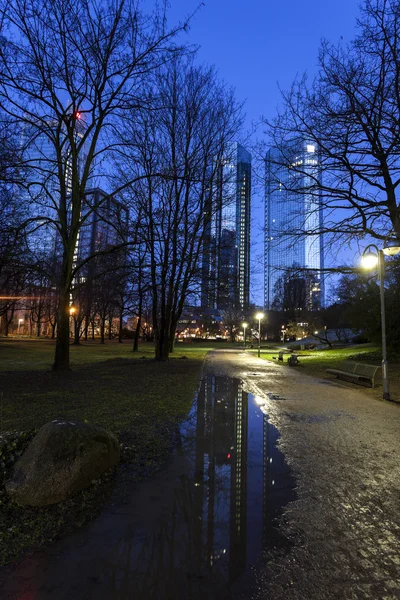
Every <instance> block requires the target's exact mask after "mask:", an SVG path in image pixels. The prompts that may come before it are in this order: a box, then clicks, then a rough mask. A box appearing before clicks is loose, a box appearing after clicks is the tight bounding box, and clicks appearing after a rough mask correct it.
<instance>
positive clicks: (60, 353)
mask: <svg viewBox="0 0 400 600" xmlns="http://www.w3.org/2000/svg"><path fill="white" fill-rule="evenodd" d="M60 288H61V291H60V308H59V313H58V319H57V323H58V329H57V341H56V352H55V356H54V364H53V371H70V367H69V289H68V288H67V287H66V286H60Z"/></svg>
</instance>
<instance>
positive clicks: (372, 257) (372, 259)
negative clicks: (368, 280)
mask: <svg viewBox="0 0 400 600" xmlns="http://www.w3.org/2000/svg"><path fill="white" fill-rule="evenodd" d="M378 260H379V259H378V255H377V254H374V253H373V252H367V253H366V254H364V255H363V256H362V257H361V265H362V266H363V267H364V269H374V268H375V267H376V265H377V264H378Z"/></svg>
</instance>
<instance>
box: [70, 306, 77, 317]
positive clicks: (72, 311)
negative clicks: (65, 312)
mask: <svg viewBox="0 0 400 600" xmlns="http://www.w3.org/2000/svg"><path fill="white" fill-rule="evenodd" d="M75 313H76V308H75V306H71V308H70V309H69V314H70V315H74V314H75Z"/></svg>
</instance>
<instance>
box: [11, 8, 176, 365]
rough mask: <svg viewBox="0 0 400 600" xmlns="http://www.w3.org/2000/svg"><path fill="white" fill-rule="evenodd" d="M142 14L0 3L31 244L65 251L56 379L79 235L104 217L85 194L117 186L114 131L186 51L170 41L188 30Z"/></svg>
mask: <svg viewBox="0 0 400 600" xmlns="http://www.w3.org/2000/svg"><path fill="white" fill-rule="evenodd" d="M140 5H141V2H140V0H137V1H136V0H133V1H129V2H128V1H127V0H87V1H86V2H75V0H15V1H14V0H0V17H1V21H2V25H3V29H2V37H1V40H0V107H1V108H2V109H3V110H4V111H5V113H6V114H8V115H9V117H10V119H11V120H14V122H18V123H20V124H21V127H22V142H23V147H22V160H21V166H22V167H23V168H24V171H25V173H26V176H27V181H28V183H27V184H26V185H25V187H24V190H23V191H22V192H21V198H22V199H23V200H24V203H25V206H26V207H27V214H26V219H25V223H26V226H27V230H28V231H29V233H30V237H31V239H35V240H36V239H38V238H41V239H43V237H44V236H45V235H46V236H47V235H48V232H51V231H52V232H53V234H54V236H55V238H56V239H57V240H59V244H57V246H60V257H59V258H60V263H61V269H60V281H59V286H58V289H59V316H58V327H57V343H56V350H55V359H54V365H53V368H54V369H55V370H57V371H62V370H66V369H69V312H68V308H69V298H70V290H71V285H72V282H73V279H74V276H75V273H76V271H77V270H78V269H79V265H76V264H74V253H75V250H76V246H77V240H78V236H79V232H80V229H81V227H82V225H83V224H84V222H85V221H86V220H87V219H89V218H90V214H91V212H92V211H95V210H97V209H98V206H96V205H90V204H89V205H88V206H86V210H85V211H83V204H84V198H85V191H86V189H87V188H88V187H90V186H91V185H93V183H92V182H93V178H94V177H95V176H97V182H98V181H99V179H100V180H103V183H104V186H103V187H107V186H108V189H110V187H112V184H110V177H109V172H108V171H109V169H108V167H107V164H108V161H109V159H110V157H111V155H112V154H113V152H115V151H116V147H117V146H116V132H117V131H118V129H123V127H124V121H125V119H126V116H127V111H128V110H129V109H132V107H138V106H143V99H142V93H141V89H142V87H143V83H144V81H145V80H146V79H147V78H148V76H149V74H150V73H151V72H152V71H153V70H154V69H155V68H158V67H159V66H160V65H161V64H163V63H164V62H165V61H166V60H168V59H170V57H171V56H173V55H174V54H175V53H176V52H178V51H179V48H177V47H174V46H173V44H172V39H173V38H174V36H175V35H176V33H177V32H178V31H180V30H181V29H182V28H183V27H184V26H185V25H184V24H183V25H182V26H179V27H177V28H175V29H172V30H166V29H165V19H164V15H163V14H156V13H155V14H147V16H146V14H145V13H144V12H142V11H141V10H140ZM96 167H97V169H96ZM100 167H101V168H100ZM100 174H101V177H100ZM106 184H107V186H106ZM111 191H112V192H113V193H114V194H115V192H116V190H115V188H113V189H112V190H111ZM35 234H36V237H35ZM39 241H40V239H39Z"/></svg>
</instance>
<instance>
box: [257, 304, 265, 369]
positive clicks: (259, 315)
mask: <svg viewBox="0 0 400 600" xmlns="http://www.w3.org/2000/svg"><path fill="white" fill-rule="evenodd" d="M263 318H264V313H261V312H260V313H257V314H256V319H258V358H260V352H261V319H263Z"/></svg>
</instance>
